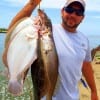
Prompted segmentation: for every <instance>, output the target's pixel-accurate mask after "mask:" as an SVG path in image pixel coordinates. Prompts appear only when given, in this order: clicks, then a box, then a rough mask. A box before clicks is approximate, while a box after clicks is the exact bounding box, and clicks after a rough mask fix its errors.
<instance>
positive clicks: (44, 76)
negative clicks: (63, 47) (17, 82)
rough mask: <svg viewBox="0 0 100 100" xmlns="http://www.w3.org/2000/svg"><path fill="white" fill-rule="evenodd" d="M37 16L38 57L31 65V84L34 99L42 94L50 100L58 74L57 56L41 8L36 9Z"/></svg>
mask: <svg viewBox="0 0 100 100" xmlns="http://www.w3.org/2000/svg"><path fill="white" fill-rule="evenodd" d="M38 16H40V31H39V40H38V58H37V60H36V61H35V62H34V63H33V64H32V67H31V74H32V79H33V84H35V87H36V89H35V90H36V91H35V92H37V96H36V97H37V99H35V100H40V99H41V98H42V97H43V96H46V100H52V96H53V93H54V90H55V86H56V82H57V76H58V57H57V52H56V48H55V44H54V40H53V35H52V23H51V21H50V19H49V18H48V16H47V15H46V13H45V12H44V11H43V10H40V9H39V10H38ZM37 68H38V69H37Z"/></svg>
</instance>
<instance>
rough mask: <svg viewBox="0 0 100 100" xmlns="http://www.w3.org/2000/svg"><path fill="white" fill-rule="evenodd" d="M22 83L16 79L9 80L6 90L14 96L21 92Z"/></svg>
mask: <svg viewBox="0 0 100 100" xmlns="http://www.w3.org/2000/svg"><path fill="white" fill-rule="evenodd" d="M22 89H23V85H22V84H21V83H20V82H18V80H9V83H8V91H9V92H10V93H11V94H13V95H14V96H19V95H21V93H22Z"/></svg>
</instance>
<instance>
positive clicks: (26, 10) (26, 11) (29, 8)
mask: <svg viewBox="0 0 100 100" xmlns="http://www.w3.org/2000/svg"><path fill="white" fill-rule="evenodd" d="M40 1H41V0H30V1H29V2H28V3H27V4H26V5H25V6H24V7H23V8H22V9H21V10H20V11H19V13H17V15H16V16H15V17H14V18H13V20H12V21H11V23H10V25H9V27H8V30H9V29H10V28H11V27H12V26H13V25H14V24H15V23H16V22H17V21H18V20H20V19H22V18H24V17H29V16H31V14H32V12H33V10H34V9H35V8H36V6H37V5H38V4H39V3H40Z"/></svg>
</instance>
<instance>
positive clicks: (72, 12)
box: [8, 0, 98, 100]
mask: <svg viewBox="0 0 100 100" xmlns="http://www.w3.org/2000/svg"><path fill="white" fill-rule="evenodd" d="M40 1H41V0H30V1H29V3H27V4H26V6H25V7H24V8H23V9H22V10H21V11H20V12H19V13H18V14H17V15H16V16H15V17H14V19H13V20H12V22H11V24H10V26H9V28H8V30H9V29H10V28H11V27H12V26H13V25H14V24H15V23H16V22H17V21H18V20H19V19H21V18H23V17H26V16H28V17H29V16H31V14H32V11H33V10H34V9H35V7H36V6H37V5H38V4H39V2H40ZM84 12H85V2H84V1H83V0H67V2H66V4H65V5H64V7H63V8H62V10H61V15H62V23H61V24H58V25H53V38H54V42H55V46H56V49H57V54H58V59H59V66H58V72H59V75H58V82H57V84H58V85H57V87H56V89H55V92H54V95H53V96H52V100H79V91H78V82H79V80H80V78H81V75H82V73H83V75H84V76H85V78H86V81H87V83H88V85H89V87H90V89H91V100H98V98H97V91H96V86H95V82H94V77H93V71H92V66H91V56H90V49H89V43H88V39H87V38H86V37H85V36H84V35H83V34H82V33H81V32H79V31H78V30H77V27H78V25H79V24H80V23H81V22H82V20H83V19H84ZM42 99H43V100H45V97H44V98H42Z"/></svg>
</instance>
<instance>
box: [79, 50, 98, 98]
mask: <svg viewBox="0 0 100 100" xmlns="http://www.w3.org/2000/svg"><path fill="white" fill-rule="evenodd" d="M92 67H93V72H94V78H95V83H96V88H97V93H98V97H99V100H100V51H97V52H96V54H95V57H94V59H93V61H92ZM79 90H80V100H91V94H90V93H91V91H90V89H89V87H88V88H86V87H84V86H83V85H82V83H81V82H80V83H79Z"/></svg>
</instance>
